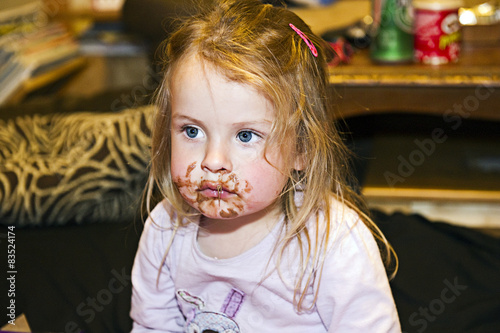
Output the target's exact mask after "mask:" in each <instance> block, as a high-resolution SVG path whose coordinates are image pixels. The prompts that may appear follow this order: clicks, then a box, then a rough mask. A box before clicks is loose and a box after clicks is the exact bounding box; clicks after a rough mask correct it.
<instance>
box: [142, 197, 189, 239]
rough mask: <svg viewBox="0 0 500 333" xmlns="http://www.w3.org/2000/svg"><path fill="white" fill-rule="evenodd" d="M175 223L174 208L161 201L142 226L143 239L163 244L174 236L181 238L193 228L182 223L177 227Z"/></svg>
mask: <svg viewBox="0 0 500 333" xmlns="http://www.w3.org/2000/svg"><path fill="white" fill-rule="evenodd" d="M176 221H177V213H176V212H175V210H174V208H173V207H172V205H171V204H170V203H169V202H168V200H166V199H164V200H162V201H161V202H159V203H158V204H157V205H156V206H155V207H154V208H153V210H151V212H150V214H149V216H148V218H147V220H146V222H145V225H144V231H143V238H147V239H149V240H150V241H153V240H156V241H161V242H163V241H164V240H168V239H169V237H171V236H172V235H174V234H175V236H176V237H182V236H183V235H185V234H186V233H187V232H190V231H192V230H193V228H195V226H194V224H193V223H187V222H186V221H182V223H181V225H179V224H178V223H177V222H176Z"/></svg>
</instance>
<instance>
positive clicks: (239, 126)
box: [171, 57, 287, 220]
mask: <svg viewBox="0 0 500 333" xmlns="http://www.w3.org/2000/svg"><path fill="white" fill-rule="evenodd" d="M180 66H181V68H180V69H178V70H177V71H176V73H175V74H174V77H173V78H172V90H171V92H172V100H171V103H172V104H171V107H172V122H171V123H172V128H171V136H172V155H171V156H172V158H171V159H172V161H171V172H172V179H173V181H174V183H175V184H176V185H177V188H178V189H179V192H180V193H181V195H182V197H183V198H184V200H185V201H186V202H187V203H188V204H189V205H191V206H192V207H193V208H195V209H196V210H198V211H199V212H200V213H201V214H203V215H204V216H205V217H207V218H209V219H216V220H217V219H237V218H242V217H245V218H246V219H250V220H262V219H266V217H267V218H269V219H270V218H271V216H274V217H275V214H276V213H278V211H279V210H278V208H277V207H276V206H277V205H276V206H275V205H273V204H274V203H275V202H276V200H277V198H278V196H279V195H280V193H281V191H282V189H283V188H284V186H285V184H286V182H287V176H286V175H285V174H283V173H282V172H280V171H278V170H283V167H284V161H282V160H281V159H280V153H279V151H278V149H277V148H272V147H269V148H268V149H267V150H266V152H264V147H265V143H266V140H267V139H268V136H269V134H270V131H271V127H272V123H273V121H274V119H275V111H274V109H273V107H272V105H271V103H270V102H269V101H268V100H267V99H266V98H265V97H264V96H263V95H261V94H260V93H258V92H257V91H256V90H254V89H253V88H252V87H250V86H248V85H244V84H240V83H235V82H231V81H228V80H227V79H226V78H225V77H224V76H223V75H221V74H220V73H218V72H217V71H216V69H215V68H213V67H211V66H210V65H205V66H203V64H202V63H201V62H200V61H199V60H198V59H197V58H196V57H190V58H188V59H186V60H184V61H183V63H182V64H181V65H180Z"/></svg>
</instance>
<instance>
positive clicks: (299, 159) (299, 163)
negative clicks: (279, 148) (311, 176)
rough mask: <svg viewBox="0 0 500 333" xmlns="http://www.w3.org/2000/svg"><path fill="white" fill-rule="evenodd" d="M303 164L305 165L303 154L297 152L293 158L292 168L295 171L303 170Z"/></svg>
mask: <svg viewBox="0 0 500 333" xmlns="http://www.w3.org/2000/svg"><path fill="white" fill-rule="evenodd" d="M305 166H306V160H305V155H304V154H298V155H297V156H295V160H294V162H293V169H294V170H296V171H302V170H304V168H305Z"/></svg>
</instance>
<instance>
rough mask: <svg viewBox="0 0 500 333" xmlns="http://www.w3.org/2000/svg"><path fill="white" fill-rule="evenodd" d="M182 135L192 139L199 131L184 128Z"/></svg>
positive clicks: (192, 128)
mask: <svg viewBox="0 0 500 333" xmlns="http://www.w3.org/2000/svg"><path fill="white" fill-rule="evenodd" d="M184 133H186V135H187V136H188V137H189V138H191V139H194V138H196V137H197V136H198V134H199V133H200V130H199V129H197V128H196V127H191V126H187V127H186V128H184Z"/></svg>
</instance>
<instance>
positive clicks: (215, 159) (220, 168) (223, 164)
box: [201, 142, 233, 173]
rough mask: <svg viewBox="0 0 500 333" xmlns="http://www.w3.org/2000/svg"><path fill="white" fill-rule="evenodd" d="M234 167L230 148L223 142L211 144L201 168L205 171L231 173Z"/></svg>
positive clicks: (208, 146)
mask: <svg viewBox="0 0 500 333" xmlns="http://www.w3.org/2000/svg"><path fill="white" fill-rule="evenodd" d="M232 167H233V166H232V163H231V158H230V151H229V147H228V146H227V145H226V144H223V143H222V142H209V143H208V144H207V148H206V151H205V156H204V158H203V161H202V162H201V168H202V169H203V170H205V171H210V172H213V173H218V172H224V171H226V172H231V170H232Z"/></svg>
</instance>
